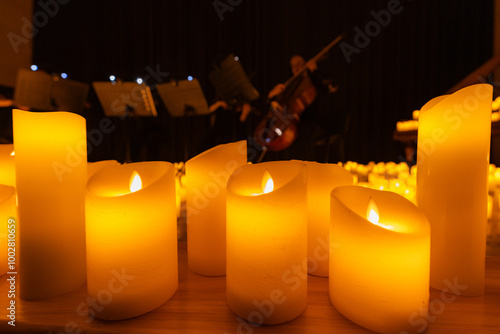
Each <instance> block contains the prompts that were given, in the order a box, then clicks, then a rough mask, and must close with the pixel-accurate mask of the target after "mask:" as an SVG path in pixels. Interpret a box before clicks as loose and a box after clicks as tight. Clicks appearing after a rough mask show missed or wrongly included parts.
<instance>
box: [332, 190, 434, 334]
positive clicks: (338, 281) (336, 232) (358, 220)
mask: <svg viewBox="0 0 500 334" xmlns="http://www.w3.org/2000/svg"><path fill="white" fill-rule="evenodd" d="M331 196H332V197H331V200H332V207H331V231H330V233H331V242H330V245H331V253H330V276H329V293H330V300H331V301H332V303H333V305H334V306H335V308H336V309H337V310H338V311H339V312H340V313H342V314H343V315H344V316H346V317H347V318H349V319H350V320H352V321H354V322H355V323H357V324H359V325H361V326H363V327H366V328H368V329H370V330H372V331H375V332H379V333H404V332H411V333H417V332H418V333H421V332H422V331H424V330H425V328H426V326H427V317H426V315H427V310H428V303H429V267H430V265H429V262H430V226H429V222H428V221H427V219H426V217H425V216H424V214H423V213H422V212H421V211H420V210H419V209H418V208H417V207H416V206H415V205H414V204H412V203H411V202H410V201H408V200H407V199H405V198H404V197H402V196H400V195H398V194H395V193H393V192H389V191H380V190H375V189H369V188H365V187H359V186H343V187H337V188H335V189H334V190H333V191H332V195H331Z"/></svg>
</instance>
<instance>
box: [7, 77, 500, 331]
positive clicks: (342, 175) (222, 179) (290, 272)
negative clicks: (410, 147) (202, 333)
mask: <svg viewBox="0 0 500 334" xmlns="http://www.w3.org/2000/svg"><path fill="white" fill-rule="evenodd" d="M485 86H487V85H475V86H471V87H469V88H467V89H464V90H462V91H460V92H458V93H456V94H453V95H452V96H449V97H448V96H444V97H439V98H436V99H434V100H431V101H429V103H428V104H427V105H426V106H424V107H423V108H422V109H421V115H420V116H421V117H422V116H425V117H422V118H423V120H422V122H421V124H420V128H419V132H420V134H419V142H420V141H423V144H428V142H426V141H425V140H426V139H427V138H432V139H434V142H433V145H434V146H433V150H434V151H433V152H439V153H440V154H435V155H433V154H430V153H433V152H423V153H429V154H424V155H423V156H422V157H423V158H425V160H422V159H423V158H422V157H421V156H419V159H421V160H420V162H421V163H419V164H418V166H419V169H420V168H423V170H424V171H428V169H429V168H435V169H434V170H433V173H428V172H424V173H423V176H421V177H420V178H417V170H416V167H412V168H409V167H408V165H407V164H406V163H399V164H396V163H394V162H388V163H377V164H376V163H369V164H367V165H362V164H357V163H355V162H347V163H346V164H344V165H342V164H319V163H315V162H303V161H276V162H268V163H259V164H250V163H247V160H246V159H247V158H246V157H247V151H246V149H247V144H246V142H245V141H241V142H236V143H229V144H224V145H219V146H216V147H214V148H212V149H210V150H208V151H206V152H203V153H201V154H200V155H198V156H196V157H194V158H192V159H191V160H189V161H187V162H186V163H176V164H172V163H168V162H141V163H132V164H125V165H121V164H119V163H118V162H116V161H101V162H96V163H87V157H86V138H85V122H84V119H83V118H82V117H80V116H78V115H76V114H70V113H65V112H56V113H31V112H26V111H21V110H14V112H13V120H14V142H15V148H16V149H15V154H14V153H13V152H14V150H13V146H12V145H3V147H2V148H1V152H0V153H1V156H0V168H1V169H2V173H1V174H0V175H2V179H0V181H1V182H0V183H2V184H5V185H4V186H2V187H0V195H1V196H2V198H0V210H3V211H2V212H1V216H2V217H6V218H5V221H6V220H7V217H11V216H17V217H18V219H19V221H20V224H19V226H20V227H21V228H20V230H21V231H22V232H21V234H22V238H21V240H19V247H20V248H21V254H22V256H23V258H22V259H21V261H20V262H21V268H20V270H19V271H20V273H21V279H20V282H21V286H20V291H21V298H23V299H27V300H37V299H44V298H48V297H50V296H55V295H58V294H61V293H65V292H68V291H71V290H73V289H75V288H76V287H78V286H80V285H82V284H83V283H84V282H85V281H86V282H87V289H88V293H89V296H91V297H93V298H97V299H99V298H105V297H106V296H103V295H102V294H103V291H107V293H113V291H120V294H119V297H116V298H115V297H113V298H112V300H113V301H112V302H110V303H109V304H107V305H106V307H105V310H104V311H103V312H100V313H99V314H96V317H98V318H101V319H110V320H116V319H125V318H130V317H134V316H138V315H141V314H144V313H146V312H148V311H151V310H152V309H154V308H156V307H158V306H159V305H161V304H163V303H164V302H166V301H167V300H168V299H169V298H170V297H171V296H172V295H173V294H174V293H175V291H176V289H177V285H178V272H177V266H178V264H177V246H176V245H177V240H178V239H181V240H183V239H184V238H185V236H186V235H185V234H184V233H183V230H182V228H180V227H181V226H185V231H186V234H187V241H188V242H187V244H188V267H189V268H190V270H192V271H194V272H196V273H198V274H201V275H204V276H220V275H227V278H226V282H227V286H226V296H227V302H228V306H229V307H230V308H231V310H233V311H234V312H235V313H236V314H238V315H240V316H241V317H243V318H245V319H247V320H249V321H253V322H257V323H261V324H262V323H264V324H277V323H282V322H285V321H289V320H292V319H294V318H296V317H297V316H299V315H300V314H301V313H302V312H303V310H304V309H305V307H306V305H307V274H308V273H309V274H313V275H317V276H322V277H329V282H330V284H329V287H330V290H329V295H330V300H331V302H332V304H333V305H334V306H335V307H336V309H337V310H338V311H339V312H341V313H342V314H344V315H345V316H346V317H347V318H349V319H351V320H353V321H354V322H356V323H358V324H360V325H362V326H364V327H366V328H369V329H372V330H375V331H379V332H394V331H416V329H415V327H414V326H413V325H414V324H413V325H412V323H411V322H410V321H409V317H410V316H411V315H414V314H418V315H420V316H421V317H422V318H423V319H425V315H426V312H427V305H428V298H429V276H430V277H431V286H433V287H436V288H439V289H442V287H440V284H442V282H443V281H445V280H446V279H449V278H450V277H452V276H451V275H456V273H454V272H453V270H459V278H460V281H461V282H463V283H464V284H465V285H467V286H468V287H470V290H468V291H466V292H464V293H463V294H464V295H480V294H482V293H483V291H484V252H483V251H482V250H484V244H485V242H484V241H485V238H483V237H485V235H482V234H481V233H482V232H481V231H483V229H482V228H481V226H482V224H483V219H482V218H483V217H484V218H485V219H484V224H486V216H487V213H488V210H487V206H486V203H487V202H489V203H490V204H491V209H489V212H490V216H491V217H494V216H495V214H497V215H499V211H500V210H499V209H498V197H499V195H498V190H499V188H500V170H499V169H497V168H496V167H495V166H492V165H490V170H489V174H488V170H487V167H488V165H487V161H486V165H484V163H485V159H483V158H484V157H487V156H488V151H489V132H488V131H489V129H490V127H491V123H490V122H491V120H490V118H489V114H488V113H489V110H488V108H484V106H485V105H487V103H490V101H491V87H490V86H488V87H489V88H485ZM482 90H485V91H486V92H483V91H482ZM488 91H489V92H488ZM470 96H473V97H474V99H475V100H472V102H473V103H472V104H471V103H470V99H469V97H470ZM488 98H489V99H490V101H488ZM468 99H469V100H468ZM457 100H458V101H462V102H461V103H466V104H465V105H466V107H467V108H469V107H470V106H471V105H472V106H474V108H472V109H474V111H475V109H478V111H477V112H476V111H475V113H474V114H469V116H470V119H471V120H470V121H469V122H470V123H471V124H472V125H467V124H465V125H464V127H463V128H461V131H464V132H466V133H467V131H471V132H474V133H475V132H476V131H478V129H487V130H488V131H486V130H485V131H483V132H484V133H482V136H479V138H475V139H474V140H476V141H477V143H474V145H472V146H471V148H470V150H469V151H467V147H468V146H467V147H466V149H465V150H464V148H463V147H462V146H461V145H459V144H461V142H460V140H461V139H460V137H461V136H460V135H459V134H457V133H456V132H453V131H452V130H456V129H453V128H452V127H451V128H450V129H448V128H447V127H450V124H446V123H445V124H442V125H441V123H439V119H440V118H442V117H441V116H440V115H439V113H438V112H439V111H440V109H439V108H438V107H439V106H447V105H448V104H453V103H455V105H456V103H457ZM463 101H466V102H463ZM467 101H469V102H467ZM467 103H469V104H467ZM433 108H434V109H438V110H437V111H436V112H434V109H433ZM441 109H442V108H441ZM424 111H425V113H423V112H424ZM422 113H423V114H422ZM471 115H473V116H471ZM485 115H486V116H487V117H485ZM40 124H42V125H43V126H40ZM436 124H437V125H438V126H437V125H436ZM441 127H442V128H444V130H442V131H445V134H446V135H447V136H449V137H450V138H451V139H450V140H448V141H447V140H443V136H442V135H443V134H442V133H441V132H439V133H436V131H435V130H436V129H438V130H439V129H441ZM41 128H43V129H44V130H43V132H44V133H41V132H40V131H42V130H40V129H41ZM47 128H50V131H49V133H53V134H57V136H47V135H46V129H47ZM479 131H481V130H479ZM421 134H422V135H421ZM421 136H423V139H422V137H421ZM426 136H429V137H426ZM456 138H459V139H456ZM468 138H470V136H469V137H468ZM486 139H487V140H486ZM457 142H458V144H456V143H457ZM476 152H479V153H478V154H477V155H476ZM443 159H444V160H443ZM457 159H458V161H460V159H465V160H464V161H463V163H462V164H463V165H464V166H465V167H466V168H467V169H466V171H467V173H468V174H467V175H468V176H469V177H470V180H467V182H465V180H461V179H460V178H459V176H460V175H461V174H460V173H458V172H457V171H455V170H454V168H457V170H459V169H460V168H464V167H462V166H455V167H454V166H453V163H454V162H456V161H457ZM450 164H451V165H450ZM483 165H484V166H483ZM432 166H434V167H432ZM436 166H445V167H446V168H443V169H438V168H436ZM483 167H485V168H483ZM483 169H484V170H483ZM487 174H488V175H487ZM436 177H437V179H436ZM488 178H489V191H490V195H491V197H490V198H491V199H490V200H489V201H488V200H487V198H488V197H487V190H488V189H487V188H488V184H487V181H488ZM441 179H443V180H445V181H446V183H443V184H444V185H445V186H444V187H443V184H442V183H441V182H440V181H441ZM483 181H484V182H483ZM483 183H484V184H483ZM14 185H15V186H16V189H14V187H13V186H14ZM437 185H438V186H440V188H436V187H437ZM419 188H420V189H421V191H420V192H417V191H416V190H417V189H419ZM483 188H484V189H483ZM47 189H50V191H47ZM429 189H431V191H430V192H429ZM14 190H16V191H17V196H16V191H14ZM332 190H333V191H332ZM483 190H484V194H483ZM463 192H466V193H467V194H469V193H472V194H473V195H474V196H475V197H474V199H475V201H474V203H475V204H474V206H473V207H472V208H468V206H467V205H461V206H454V207H451V208H448V207H441V206H439V205H440V204H437V206H438V207H437V209H436V207H435V206H433V205H432V203H433V202H436V203H437V202H438V200H439V198H438V199H436V198H435V196H440V197H441V198H450V199H452V200H451V202H452V203H454V204H456V203H459V204H464V203H463V202H460V201H462V199H463V198H468V197H467V196H469V195H467V196H464V195H463ZM49 193H50V196H48V195H47V194H49ZM418 194H419V196H418V197H417V195H418ZM482 195H484V198H483V196H482ZM476 199H477V200H476ZM483 199H484V201H483ZM16 201H17V204H18V207H17V210H18V212H17V214H16ZM5 203H7V204H6V205H4V204H5ZM417 203H418V204H419V205H421V206H422V207H417V205H416V204H417ZM483 204H484V205H483ZM471 205H472V204H471ZM4 206H5V207H6V209H4ZM450 209H453V210H456V211H457V213H455V212H454V213H453V215H459V216H466V217H467V219H466V220H465V221H463V219H462V220H461V219H454V220H453V221H452V222H449V221H447V220H446V219H443V217H442V213H443V212H445V213H446V215H449V214H450V212H449V211H448V210H450ZM424 210H425V211H427V212H428V213H426V214H424V213H423V212H424ZM464 210H465V211H464ZM435 216H437V218H436V217H435ZM431 217H432V218H431ZM445 218H446V217H445ZM428 220H429V221H431V226H433V225H432V221H439V220H442V221H440V222H439V224H441V225H442V226H445V227H446V226H447V224H451V223H453V224H456V227H455V228H454V229H455V232H457V233H456V234H454V236H453V237H452V239H453V240H452V241H453V243H450V244H452V245H453V247H454V248H453V247H452V249H451V250H450V249H438V250H439V251H441V254H440V252H436V253H438V254H437V255H435V257H436V258H437V260H436V259H434V260H433V259H432V257H431V256H430V254H432V252H431V248H432V245H431V241H432V240H433V239H436V240H437V241H438V243H439V242H440V243H443V242H442V241H443V240H445V239H446V240H447V243H449V241H450V237H449V236H447V235H440V234H439V230H440V229H439V228H438V229H435V228H434V227H432V228H429V221H428ZM471 222H472V223H471ZM435 224H436V223H435ZM476 225H477V226H476ZM176 227H177V228H176ZM445 229H446V228H445ZM433 230H437V231H438V232H437V233H438V234H437V238H434V236H433V237H431V234H432V233H436V232H433ZM476 230H478V231H480V232H479V233H475V232H474V233H475V234H474V237H473V238H469V234H471V233H469V231H476ZM484 230H485V229H484ZM54 231H57V232H54ZM490 231H494V229H490ZM481 238H483V240H481ZM469 239H471V240H472V241H471V240H469ZM0 240H1V239H0ZM478 240H479V241H478ZM464 242H466V243H470V245H471V247H463V246H462V244H463V243H464ZM477 242H479V244H478V243H477ZM82 243H86V251H85V247H84V246H83V244H82ZM481 243H482V246H481ZM443 244H444V243H443ZM477 245H479V246H477ZM476 246H477V247H476ZM85 252H86V253H85ZM450 252H455V253H458V254H460V253H463V252H467V253H468V254H469V253H470V254H472V255H470V254H469V255H468V256H467V257H466V256H462V257H460V258H459V259H460V261H453V262H454V263H455V262H458V263H459V264H460V265H462V264H463V266H461V267H460V268H458V269H456V268H449V267H448V266H445V265H441V264H442V263H443V261H444V262H446V261H447V260H449V259H450V256H451V255H449V254H450ZM433 256H434V255H433ZM453 256H457V255H456V254H455V255H453ZM44 259H50V263H49V262H47V261H45V262H44ZM409 259H411V260H409ZM433 262H434V266H436V263H439V264H440V265H439V266H438V267H437V268H434V269H433ZM481 262H482V264H481ZM85 263H86V264H85ZM2 267H4V266H3V265H2ZM470 268H473V269H472V270H469V269H470ZM450 271H451V272H450ZM464 271H465V273H464ZM54 273H57V276H54ZM117 275H118V276H120V275H121V276H120V277H122V278H123V277H125V278H129V280H130V281H127V282H120V283H123V286H120V285H119V284H118V285H117ZM433 275H434V283H433ZM455 277H457V276H455ZM111 287H112V289H111ZM122 290H123V291H122ZM270 305H271V306H272V310H273V312H271V314H269V315H268V316H266V317H263V316H262V314H261V316H260V318H259V319H256V318H255V314H256V313H255V312H257V311H258V310H260V309H262V307H264V308H266V307H267V309H270ZM419 329H421V327H419Z"/></svg>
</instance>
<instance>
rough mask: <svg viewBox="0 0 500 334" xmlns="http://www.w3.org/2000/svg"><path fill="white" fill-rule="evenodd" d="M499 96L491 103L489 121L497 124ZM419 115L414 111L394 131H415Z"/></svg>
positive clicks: (499, 105) (417, 111) (499, 113)
mask: <svg viewBox="0 0 500 334" xmlns="http://www.w3.org/2000/svg"><path fill="white" fill-rule="evenodd" d="M499 109H500V96H499V97H497V98H496V99H495V100H493V102H492V103H491V111H492V112H491V121H492V122H498V121H500V111H499ZM419 114H420V110H414V111H413V113H412V119H410V120H406V121H399V122H397V123H396V131H398V132H406V131H416V130H417V129H418V116H419Z"/></svg>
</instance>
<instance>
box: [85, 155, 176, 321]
mask: <svg viewBox="0 0 500 334" xmlns="http://www.w3.org/2000/svg"><path fill="white" fill-rule="evenodd" d="M174 174H175V169H174V167H173V165H172V164H170V163H167V162H142V163H132V164H126V165H118V166H106V167H103V168H102V169H100V170H99V171H97V172H96V173H95V174H94V175H93V176H92V177H91V178H90V179H89V182H88V186H87V198H86V216H87V218H86V219H87V226H86V230H87V288H88V293H89V297H90V298H94V300H96V301H97V303H100V304H99V305H100V307H99V308H96V309H95V315H96V317H97V318H100V319H108V320H116V319H126V318H131V317H135V316H138V315H141V314H143V313H146V312H149V311H151V310H153V309H154V308H156V307H158V306H160V305H161V304H163V303H165V302H166V301H167V300H168V299H169V298H170V297H171V296H172V295H173V294H174V292H175V291H176V289H177V286H178V274H177V270H178V269H177V217H176V214H175V183H174ZM137 176H138V177H137Z"/></svg>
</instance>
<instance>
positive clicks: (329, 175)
mask: <svg viewBox="0 0 500 334" xmlns="http://www.w3.org/2000/svg"><path fill="white" fill-rule="evenodd" d="M304 163H305V164H307V220H308V222H307V226H308V228H307V235H308V243H307V245H308V246H307V248H308V251H307V255H308V257H309V261H308V262H309V264H308V272H309V274H313V275H317V276H323V277H328V263H329V262H328V252H329V239H330V192H331V191H332V190H333V189H334V188H335V187H337V186H343V185H350V184H352V176H351V175H350V174H349V172H348V171H347V170H345V169H344V168H343V167H341V166H338V165H334V164H321V163H317V162H304Z"/></svg>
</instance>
